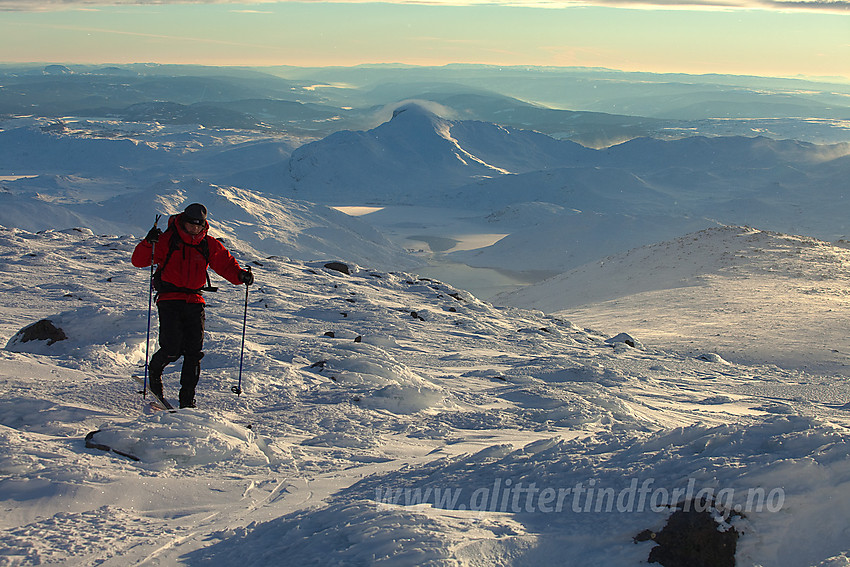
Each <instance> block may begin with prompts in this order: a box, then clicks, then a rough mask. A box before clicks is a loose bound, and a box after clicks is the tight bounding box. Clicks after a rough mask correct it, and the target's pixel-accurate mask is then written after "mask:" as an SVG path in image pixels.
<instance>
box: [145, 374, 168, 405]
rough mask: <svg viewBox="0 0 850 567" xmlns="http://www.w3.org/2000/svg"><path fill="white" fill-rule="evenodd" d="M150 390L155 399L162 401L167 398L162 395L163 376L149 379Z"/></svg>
mask: <svg viewBox="0 0 850 567" xmlns="http://www.w3.org/2000/svg"><path fill="white" fill-rule="evenodd" d="M148 389H150V391H151V394H153V395H154V397H155V398H157V399H159V400H162V399H165V396H164V395H163V393H162V376H151V377H150V379H149V384H148Z"/></svg>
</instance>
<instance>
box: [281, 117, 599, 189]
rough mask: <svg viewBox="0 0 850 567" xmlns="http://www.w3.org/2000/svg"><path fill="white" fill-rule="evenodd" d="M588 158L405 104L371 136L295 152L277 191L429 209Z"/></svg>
mask: <svg viewBox="0 0 850 567" xmlns="http://www.w3.org/2000/svg"><path fill="white" fill-rule="evenodd" d="M591 151H592V150H589V149H587V148H583V147H582V146H580V145H578V144H575V143H573V142H564V141H558V140H555V139H553V138H550V137H548V136H545V135H543V134H538V133H536V132H530V131H523V130H515V129H508V128H505V127H503V126H498V125H496V124H492V123H487V122H476V121H452V120H448V119H444V118H441V117H439V116H437V115H436V114H434V113H432V112H431V111H429V110H427V109H425V108H424V107H422V106H420V105H418V104H415V103H410V104H407V105H404V106H401V107H399V108H397V109H396V110H395V113H394V114H393V117H392V119H391V120H389V121H387V122H385V123H384V124H382V125H380V126H378V127H377V128H374V129H372V130H369V131H366V132H351V131H343V132H337V133H335V134H332V135H330V136H328V137H327V138H325V139H323V140H319V141H317V142H313V143H311V144H307V145H305V146H302V147H300V148H298V149H297V150H296V151H295V152H293V154H292V157H291V159H290V162H289V174H290V179H289V180H288V182H287V180H284V186H291V188H292V191H294V194H295V195H296V196H297V198H300V199H307V200H312V201H316V202H320V203H333V204H343V205H350V204H375V203H380V204H426V205H433V204H434V202H435V200H437V201H439V200H440V199H442V198H443V197H444V196H445V195H447V194H450V193H451V192H452V191H451V190H452V189H454V188H456V187H459V186H461V185H465V184H467V183H469V182H471V181H472V180H474V179H477V178H482V177H483V178H486V177H499V176H502V175H506V174H509V173H524V172H529V171H535V170H538V169H545V168H548V167H555V166H563V165H565V164H567V163H573V162H575V161H577V160H579V159H581V157H582V156H585V155H587V154H589V153H591Z"/></svg>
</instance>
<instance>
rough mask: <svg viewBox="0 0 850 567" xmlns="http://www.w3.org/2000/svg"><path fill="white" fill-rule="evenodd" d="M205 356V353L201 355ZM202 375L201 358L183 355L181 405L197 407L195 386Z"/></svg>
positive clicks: (183, 406) (182, 406)
mask: <svg viewBox="0 0 850 567" xmlns="http://www.w3.org/2000/svg"><path fill="white" fill-rule="evenodd" d="M201 356H203V355H201ZM200 377H201V359H200V358H195V357H186V356H184V357H183V369H182V370H181V371H180V407H181V408H193V407H195V387H196V386H197V385H198V380H199V379H200Z"/></svg>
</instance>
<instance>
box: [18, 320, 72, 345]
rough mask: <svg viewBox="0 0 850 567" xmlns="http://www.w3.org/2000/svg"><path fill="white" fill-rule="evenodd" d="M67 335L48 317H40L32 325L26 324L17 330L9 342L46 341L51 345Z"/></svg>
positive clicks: (62, 339)
mask: <svg viewBox="0 0 850 567" xmlns="http://www.w3.org/2000/svg"><path fill="white" fill-rule="evenodd" d="M67 338H68V336H67V335H66V334H65V331H63V330H62V329H60V328H59V327H57V326H55V325H54V324H53V322H52V321H50V320H49V319H42V320H41V321H38V322H36V323H33V324H32V325H28V326H26V327H24V328H23V329H21V330H20V331H18V332H17V333H16V334H15V336H14V337H12V340H11V341H9V342H20V343H28V342H30V341H47V344H48V345H52V344H53V343H55V342H57V341H64V340H65V339H67Z"/></svg>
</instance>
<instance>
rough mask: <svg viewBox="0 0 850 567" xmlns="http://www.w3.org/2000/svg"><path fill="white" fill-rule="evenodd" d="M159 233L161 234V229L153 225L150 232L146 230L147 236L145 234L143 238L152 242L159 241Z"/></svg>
mask: <svg viewBox="0 0 850 567" xmlns="http://www.w3.org/2000/svg"><path fill="white" fill-rule="evenodd" d="M160 235H162V231H161V230H159V229H158V228H157V227H153V228H152V229H151V230H150V232H148V234H147V236H145V240H147V241H148V242H150V243H151V244H153V243H155V242H158V241H159V237H160Z"/></svg>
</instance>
